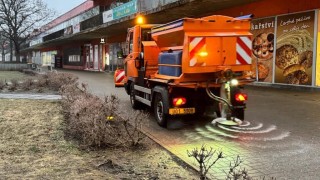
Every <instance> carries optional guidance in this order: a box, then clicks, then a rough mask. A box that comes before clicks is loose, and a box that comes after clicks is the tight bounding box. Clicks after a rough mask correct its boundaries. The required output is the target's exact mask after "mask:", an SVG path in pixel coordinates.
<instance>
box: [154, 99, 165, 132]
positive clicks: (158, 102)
mask: <svg viewBox="0 0 320 180" xmlns="http://www.w3.org/2000/svg"><path fill="white" fill-rule="evenodd" d="M167 101H168V100H166V99H164V98H163V97H162V95H161V94H160V93H157V94H156V95H155V101H154V106H153V108H154V115H155V118H156V120H157V123H158V124H159V126H161V127H164V128H165V127H167V119H168V114H166V113H165V109H166V108H168V107H166V106H167V105H168V104H169V103H168V102H167Z"/></svg>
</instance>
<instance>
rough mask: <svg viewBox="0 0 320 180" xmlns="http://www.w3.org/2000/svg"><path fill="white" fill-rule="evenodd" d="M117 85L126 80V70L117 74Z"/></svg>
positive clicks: (118, 71)
mask: <svg viewBox="0 0 320 180" xmlns="http://www.w3.org/2000/svg"><path fill="white" fill-rule="evenodd" d="M115 73H116V83H121V82H122V81H123V80H124V75H125V72H124V70H117V71H116V72H115Z"/></svg>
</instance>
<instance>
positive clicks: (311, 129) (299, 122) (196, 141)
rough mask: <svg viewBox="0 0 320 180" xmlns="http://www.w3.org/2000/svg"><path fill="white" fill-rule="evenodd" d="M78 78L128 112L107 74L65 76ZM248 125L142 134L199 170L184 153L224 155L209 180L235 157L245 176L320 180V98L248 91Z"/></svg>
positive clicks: (186, 122)
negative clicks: (203, 149) (205, 151)
mask: <svg viewBox="0 0 320 180" xmlns="http://www.w3.org/2000/svg"><path fill="white" fill-rule="evenodd" d="M63 72H70V73H73V74H76V75H77V76H78V77H79V78H80V81H82V82H85V83H87V84H88V85H89V90H90V91H91V92H93V93H94V94H96V95H98V96H100V97H103V96H105V95H110V94H115V95H117V96H118V97H119V98H120V100H121V110H123V112H125V113H128V112H129V113H130V112H131V107H130V102H129V96H128V95H127V94H126V93H125V90H124V89H123V88H114V85H113V75H112V74H109V73H97V72H84V71H66V70H63ZM246 92H247V93H248V96H249V100H248V102H247V110H246V122H245V123H244V124H243V126H240V127H233V128H231V127H223V126H213V125H212V124H211V123H210V122H211V119H210V118H197V119H190V118H189V119H178V120H174V121H171V122H170V123H169V125H168V126H169V129H163V128H160V127H159V126H158V125H157V123H156V122H155V120H153V117H152V115H151V117H150V118H149V119H148V120H147V122H146V124H145V126H144V131H145V133H146V134H147V135H148V136H150V137H151V138H153V139H154V140H155V141H157V142H158V143H159V144H161V145H162V146H164V147H165V148H166V149H168V150H169V151H170V152H172V153H174V154H175V155H177V156H178V157H180V158H181V159H183V160H184V161H186V162H187V163H189V164H190V165H192V166H194V167H197V164H196V162H195V160H194V159H192V158H189V157H188V156H187V150H189V151H190V150H192V149H194V148H200V147H201V145H203V144H205V145H206V147H213V148H214V149H217V150H219V151H222V152H223V153H224V156H225V158H224V159H222V160H220V161H219V162H218V163H217V164H216V165H215V166H214V167H215V168H213V170H212V171H210V173H209V177H212V178H215V179H216V178H217V179H225V172H224V171H228V169H229V162H230V161H233V160H234V159H235V158H236V157H237V155H240V156H241V159H242V160H243V161H244V162H243V163H242V166H243V167H245V168H246V169H247V170H248V172H249V175H251V176H254V177H263V176H266V177H275V178H277V179H320V178H319V177H320V140H319V138H320V92H319V91H318V92H311V91H301V90H300V91H298V90H288V89H276V88H270V87H257V86H248V87H246Z"/></svg>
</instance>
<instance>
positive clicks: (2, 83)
mask: <svg viewBox="0 0 320 180" xmlns="http://www.w3.org/2000/svg"><path fill="white" fill-rule="evenodd" d="M5 87H6V82H4V81H3V80H0V90H2V89H4V88H5Z"/></svg>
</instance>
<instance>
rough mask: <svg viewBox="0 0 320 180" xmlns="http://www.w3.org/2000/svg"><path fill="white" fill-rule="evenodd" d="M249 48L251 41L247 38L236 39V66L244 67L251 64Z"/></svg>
mask: <svg viewBox="0 0 320 180" xmlns="http://www.w3.org/2000/svg"><path fill="white" fill-rule="evenodd" d="M251 48H252V41H251V39H250V38H249V37H246V36H243V37H237V45H236V49H237V62H236V64H241V65H246V64H251V53H252V51H251Z"/></svg>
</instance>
